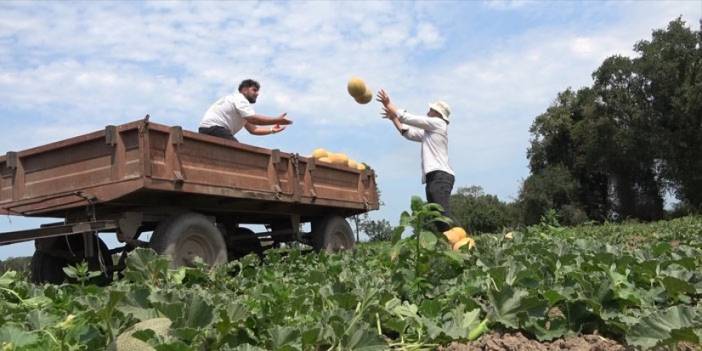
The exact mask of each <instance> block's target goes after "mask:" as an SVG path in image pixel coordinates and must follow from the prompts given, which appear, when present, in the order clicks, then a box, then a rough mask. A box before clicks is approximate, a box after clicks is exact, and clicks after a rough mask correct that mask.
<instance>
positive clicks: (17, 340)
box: [0, 325, 39, 348]
mask: <svg viewBox="0 0 702 351" xmlns="http://www.w3.org/2000/svg"><path fill="white" fill-rule="evenodd" d="M38 342H39V336H38V335H37V334H36V333H32V332H27V331H24V330H22V329H20V328H19V327H18V326H16V325H4V326H3V327H2V328H0V346H1V345H3V344H12V345H14V346H15V347H18V348H21V347H27V346H31V345H32V344H35V343H38Z"/></svg>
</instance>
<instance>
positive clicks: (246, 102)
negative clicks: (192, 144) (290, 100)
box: [198, 79, 292, 141]
mask: <svg viewBox="0 0 702 351" xmlns="http://www.w3.org/2000/svg"><path fill="white" fill-rule="evenodd" d="M260 88H261V85H260V84H259V83H258V82H257V81H255V80H253V79H245V80H243V81H242V82H241V83H240V84H239V91H238V92H235V93H233V94H230V95H227V96H224V97H221V98H220V99H219V100H217V101H216V102H215V103H214V104H212V106H210V108H208V109H207V112H205V115H204V116H203V117H202V121H200V127H199V130H198V131H199V132H200V133H203V134H209V135H212V136H216V137H220V138H224V139H229V140H234V141H238V140H237V139H236V138H235V137H234V134H236V133H237V132H238V131H239V130H241V129H242V128H246V130H247V131H248V132H249V133H251V134H253V135H269V134H275V133H279V132H282V131H283V130H284V129H285V126H286V125H290V124H292V121H291V120H289V119H287V113H283V114H281V115H280V116H277V117H268V116H263V115H260V114H257V113H256V112H255V111H254V109H253V107H252V106H251V105H252V104H255V103H256V99H257V98H258V91H259V89H260ZM263 126H271V127H263Z"/></svg>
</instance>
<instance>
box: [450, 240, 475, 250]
mask: <svg viewBox="0 0 702 351" xmlns="http://www.w3.org/2000/svg"><path fill="white" fill-rule="evenodd" d="M466 244H468V250H470V249H472V248H474V247H475V240H473V238H463V239H461V240H459V241H458V242H456V243H455V244H453V251H458V250H460V249H461V247H463V246H465V245H466Z"/></svg>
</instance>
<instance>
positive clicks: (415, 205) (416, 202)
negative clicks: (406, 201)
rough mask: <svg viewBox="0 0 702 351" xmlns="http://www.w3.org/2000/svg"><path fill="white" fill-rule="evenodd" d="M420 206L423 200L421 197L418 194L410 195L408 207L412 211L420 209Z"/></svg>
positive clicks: (422, 204)
mask: <svg viewBox="0 0 702 351" xmlns="http://www.w3.org/2000/svg"><path fill="white" fill-rule="evenodd" d="M422 206H424V200H422V198H421V197H419V196H416V195H414V196H412V201H411V205H410V208H411V209H412V211H413V212H419V211H421V210H422Z"/></svg>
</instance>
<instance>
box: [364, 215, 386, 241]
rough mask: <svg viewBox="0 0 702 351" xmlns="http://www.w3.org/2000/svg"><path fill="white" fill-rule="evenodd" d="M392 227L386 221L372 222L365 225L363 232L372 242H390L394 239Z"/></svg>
mask: <svg viewBox="0 0 702 351" xmlns="http://www.w3.org/2000/svg"><path fill="white" fill-rule="evenodd" d="M392 229H393V228H392V225H390V222H388V221H387V220H385V219H381V220H377V221H376V220H370V221H368V222H366V223H365V224H364V225H363V231H364V232H365V233H366V235H367V236H368V238H369V239H370V241H389V240H390V238H391V237H392Z"/></svg>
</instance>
